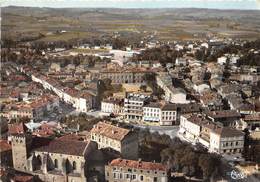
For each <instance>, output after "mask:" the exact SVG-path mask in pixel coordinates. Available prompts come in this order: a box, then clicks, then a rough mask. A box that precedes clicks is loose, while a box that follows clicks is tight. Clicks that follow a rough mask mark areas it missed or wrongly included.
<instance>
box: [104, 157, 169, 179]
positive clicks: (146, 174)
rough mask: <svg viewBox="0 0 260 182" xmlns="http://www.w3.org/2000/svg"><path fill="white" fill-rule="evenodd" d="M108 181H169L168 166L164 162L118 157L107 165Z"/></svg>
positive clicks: (106, 176)
mask: <svg viewBox="0 0 260 182" xmlns="http://www.w3.org/2000/svg"><path fill="white" fill-rule="evenodd" d="M105 179H106V181H107V182H114V181H117V182H125V181H133V182H134V181H135V182H137V181H138V182H142V181H143V182H167V181H168V177H167V168H166V166H164V165H163V164H160V163H155V162H144V161H135V160H127V159H121V158H117V159H114V160H112V161H111V162H110V163H109V164H108V165H106V166H105Z"/></svg>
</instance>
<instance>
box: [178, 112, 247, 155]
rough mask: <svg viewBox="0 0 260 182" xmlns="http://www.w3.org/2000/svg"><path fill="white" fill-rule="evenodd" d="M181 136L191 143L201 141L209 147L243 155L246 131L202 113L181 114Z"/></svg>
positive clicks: (218, 151)
mask: <svg viewBox="0 0 260 182" xmlns="http://www.w3.org/2000/svg"><path fill="white" fill-rule="evenodd" d="M179 136H181V137H183V138H184V139H186V140H187V141H189V142H191V143H200V144H202V145H204V146H205V147H206V148H208V149H209V151H210V152H216V153H219V154H226V155H238V156H240V155H241V152H242V151H243V149H244V133H243V132H241V131H239V130H236V129H234V128H230V127H223V126H222V125H219V124H217V123H214V122H212V121H210V120H208V119H207V118H206V117H205V116H204V115H201V114H187V115H183V116H181V123H180V130H179Z"/></svg>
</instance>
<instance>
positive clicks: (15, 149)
mask: <svg viewBox="0 0 260 182" xmlns="http://www.w3.org/2000/svg"><path fill="white" fill-rule="evenodd" d="M31 143H32V137H31V134H28V133H21V134H14V135H12V155H13V166H14V168H15V169H16V170H19V171H26V170H28V169H27V158H28V157H29V151H30V147H31Z"/></svg>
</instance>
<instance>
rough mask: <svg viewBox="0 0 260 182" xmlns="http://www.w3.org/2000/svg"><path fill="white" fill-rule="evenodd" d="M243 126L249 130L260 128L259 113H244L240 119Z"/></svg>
mask: <svg viewBox="0 0 260 182" xmlns="http://www.w3.org/2000/svg"><path fill="white" fill-rule="evenodd" d="M242 121H243V123H244V125H245V128H248V129H249V130H256V129H257V128H260V114H259V113H256V114H249V115H245V117H244V118H243V119H242Z"/></svg>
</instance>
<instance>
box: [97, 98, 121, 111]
mask: <svg viewBox="0 0 260 182" xmlns="http://www.w3.org/2000/svg"><path fill="white" fill-rule="evenodd" d="M123 105H124V102H123V100H119V99H113V98H108V99H104V100H103V101H102V102H101V111H102V112H105V113H113V114H117V115H121V114H123V113H124V107H123Z"/></svg>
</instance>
